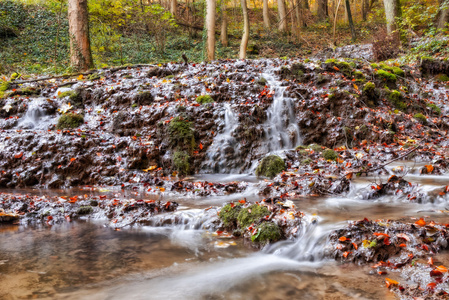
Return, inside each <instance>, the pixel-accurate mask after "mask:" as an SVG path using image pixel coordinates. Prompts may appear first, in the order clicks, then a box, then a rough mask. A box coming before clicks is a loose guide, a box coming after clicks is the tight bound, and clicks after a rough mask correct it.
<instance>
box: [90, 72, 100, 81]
mask: <svg viewBox="0 0 449 300" xmlns="http://www.w3.org/2000/svg"><path fill="white" fill-rule="evenodd" d="M87 79H88V80H90V81H94V80H98V79H100V75H99V74H98V73H96V72H95V73H92V74H90V75H89V76H87Z"/></svg>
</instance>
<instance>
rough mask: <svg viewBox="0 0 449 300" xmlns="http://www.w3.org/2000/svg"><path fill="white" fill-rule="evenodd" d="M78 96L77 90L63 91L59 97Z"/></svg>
mask: <svg viewBox="0 0 449 300" xmlns="http://www.w3.org/2000/svg"><path fill="white" fill-rule="evenodd" d="M75 96H76V92H75V91H65V92H62V93H61V94H59V95H58V98H65V97H69V98H72V97H75Z"/></svg>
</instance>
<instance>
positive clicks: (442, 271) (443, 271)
mask: <svg viewBox="0 0 449 300" xmlns="http://www.w3.org/2000/svg"><path fill="white" fill-rule="evenodd" d="M435 270H438V271H440V272H441V273H447V268H446V267H445V266H443V265H441V266H438V267H436V268H435Z"/></svg>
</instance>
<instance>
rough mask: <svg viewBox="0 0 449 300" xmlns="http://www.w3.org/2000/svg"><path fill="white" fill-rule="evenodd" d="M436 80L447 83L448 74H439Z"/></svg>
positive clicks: (448, 79)
mask: <svg viewBox="0 0 449 300" xmlns="http://www.w3.org/2000/svg"><path fill="white" fill-rule="evenodd" d="M435 80H436V81H438V82H446V81H449V76H447V75H446V74H438V75H437V76H436V77H435Z"/></svg>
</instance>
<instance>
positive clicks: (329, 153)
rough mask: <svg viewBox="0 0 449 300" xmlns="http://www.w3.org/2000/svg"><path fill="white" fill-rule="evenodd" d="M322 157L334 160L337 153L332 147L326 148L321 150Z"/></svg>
mask: <svg viewBox="0 0 449 300" xmlns="http://www.w3.org/2000/svg"><path fill="white" fill-rule="evenodd" d="M323 157H324V159H325V160H336V159H337V157H338V154H337V152H335V151H334V150H332V149H326V150H324V151H323Z"/></svg>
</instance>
